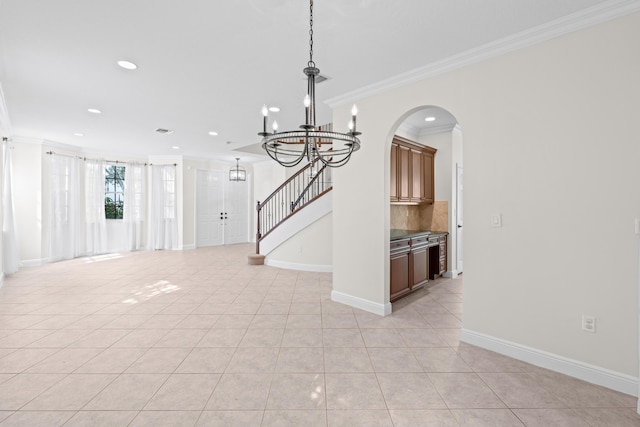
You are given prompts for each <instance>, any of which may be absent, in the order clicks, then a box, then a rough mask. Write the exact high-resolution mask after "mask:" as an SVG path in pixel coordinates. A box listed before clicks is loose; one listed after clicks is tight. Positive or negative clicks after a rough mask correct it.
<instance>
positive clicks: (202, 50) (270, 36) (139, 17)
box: [0, 0, 628, 161]
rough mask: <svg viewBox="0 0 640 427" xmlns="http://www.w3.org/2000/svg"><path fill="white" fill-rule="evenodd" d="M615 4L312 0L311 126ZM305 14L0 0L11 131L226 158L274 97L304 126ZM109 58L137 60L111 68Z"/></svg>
mask: <svg viewBox="0 0 640 427" xmlns="http://www.w3.org/2000/svg"><path fill="white" fill-rule="evenodd" d="M624 1H625V0H607V1H605V0H482V1H478V0H447V1H444V0H397V1H390V0H351V1H345V0H316V2H315V6H314V30H315V32H314V60H315V62H316V65H317V66H318V68H320V70H321V73H322V74H323V75H326V76H328V77H330V79H329V80H328V81H326V82H324V83H322V84H320V85H318V87H317V96H318V102H319V104H320V105H318V109H319V111H318V123H327V122H329V121H330V120H331V115H330V109H329V107H328V106H326V105H325V104H324V103H323V101H324V100H327V99H330V98H333V97H338V96H339V95H342V94H344V93H346V92H349V91H354V90H357V89H360V88H362V87H365V86H368V85H373V84H375V83H376V82H380V81H382V80H385V79H389V78H392V77H393V76H396V75H399V74H402V73H406V72H408V71H411V70H414V69H416V68H419V67H424V66H426V65H428V64H432V63H435V62H437V61H441V60H443V59H446V58H449V57H451V56H453V55H456V54H460V53H462V52H465V51H468V50H470V49H475V48H478V47H480V46H483V45H485V44H487V43H490V42H494V41H496V40H501V39H504V38H505V37H508V36H510V35H513V34H516V33H520V32H522V31H525V30H528V29H531V28H533V27H536V26H540V25H544V24H545V23H548V22H550V21H553V20H556V19H559V18H562V17H565V16H567V15H571V14H576V13H580V12H581V11H584V10H586V9H588V8H591V7H594V6H597V5H601V4H603V3H624ZM627 1H628V0H627ZM308 11H309V8H308V3H307V2H306V1H295V2H294V1H291V0H233V1H212V0H186V1H179V0H109V1H98V0H47V1H43V0H0V85H1V88H2V91H3V92H4V99H5V103H6V108H7V110H8V115H9V120H10V123H11V127H12V136H14V137H16V138H17V137H26V138H34V139H46V140H49V141H54V142H58V143H63V144H69V145H74V146H78V147H81V149H82V150H84V151H86V152H100V153H115V154H120V155H124V154H127V155H131V156H140V157H145V156H147V155H149V154H152V155H173V154H182V155H185V156H189V157H197V158H211V159H213V158H218V159H222V160H227V161H233V158H234V157H237V156H238V153H237V152H233V151H232V150H235V149H241V148H243V147H245V148H246V147H248V146H251V145H255V144H257V143H259V141H260V137H258V136H257V132H259V131H260V130H261V126H262V120H261V117H262V116H261V114H260V109H261V107H262V105H263V104H265V103H266V104H268V105H274V106H278V107H280V109H281V111H280V112H279V113H275V114H273V116H275V117H276V118H277V120H278V123H279V124H280V129H281V130H288V129H290V128H297V127H298V125H299V124H300V123H301V122H302V118H303V107H302V100H303V97H304V95H305V93H306V81H305V79H304V75H303V74H302V69H303V68H304V67H305V66H306V64H307V60H308ZM119 59H128V60H131V61H133V62H135V63H136V64H138V66H139V68H138V69H137V70H134V71H129V70H124V69H121V68H119V67H118V66H117V65H116V61H117V60H119ZM88 108H98V109H100V110H102V112H103V113H102V114H100V115H95V114H91V113H88V112H87V109H88ZM360 114H361V115H364V114H367V111H363V110H362V109H361V111H360ZM347 121H348V117H345V120H344V122H345V123H344V127H345V129H344V130H345V131H346V123H347ZM422 121H424V119H422ZM425 123H426V122H425ZM432 123H433V125H434V126H436V125H438V123H437V121H436V122H432ZM157 128H167V129H172V130H174V131H175V132H173V133H172V134H168V135H160V134H157V133H156V132H155V129H157ZM335 129H336V130H340V129H341V124H340V123H337V124H336V125H335ZM209 131H217V132H218V136H215V137H212V136H210V135H208V132H209ZM74 133H82V134H84V136H83V137H78V136H74ZM361 139H362V140H363V142H365V141H366V135H362V137H361ZM172 146H179V147H180V149H179V150H174V149H172V148H171V147H172ZM240 157H243V159H244V160H245V161H255V160H257V159H259V157H257V156H256V155H249V154H246V153H242V155H241V156H240Z"/></svg>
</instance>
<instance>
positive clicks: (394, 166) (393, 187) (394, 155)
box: [389, 143, 398, 202]
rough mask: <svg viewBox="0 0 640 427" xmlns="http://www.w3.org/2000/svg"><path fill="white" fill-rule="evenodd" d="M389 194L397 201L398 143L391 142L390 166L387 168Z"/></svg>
mask: <svg viewBox="0 0 640 427" xmlns="http://www.w3.org/2000/svg"><path fill="white" fill-rule="evenodd" d="M389 175H390V179H389V196H390V198H391V201H392V202H397V201H398V144H394V143H391V167H390V168H389Z"/></svg>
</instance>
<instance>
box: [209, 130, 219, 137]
mask: <svg viewBox="0 0 640 427" xmlns="http://www.w3.org/2000/svg"><path fill="white" fill-rule="evenodd" d="M209 135H211V136H218V132H216V131H213V130H212V131H211V132H209Z"/></svg>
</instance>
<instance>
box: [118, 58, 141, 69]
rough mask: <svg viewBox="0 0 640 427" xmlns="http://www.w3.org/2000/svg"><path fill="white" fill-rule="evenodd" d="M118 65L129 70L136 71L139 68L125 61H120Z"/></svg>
mask: <svg viewBox="0 0 640 427" xmlns="http://www.w3.org/2000/svg"><path fill="white" fill-rule="evenodd" d="M118 65H119V66H121V67H122V68H124V69H127V70H135V69H136V68H138V66H137V65H136V64H134V63H133V62H131V61H125V60H121V61H118Z"/></svg>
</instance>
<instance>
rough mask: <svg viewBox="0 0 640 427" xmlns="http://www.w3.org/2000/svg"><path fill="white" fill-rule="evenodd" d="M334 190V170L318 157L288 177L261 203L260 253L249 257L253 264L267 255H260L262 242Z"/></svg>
mask: <svg viewBox="0 0 640 427" xmlns="http://www.w3.org/2000/svg"><path fill="white" fill-rule="evenodd" d="M332 189H333V183H332V180H331V169H330V168H328V167H327V166H326V165H324V164H322V163H321V162H320V161H319V160H316V161H315V162H313V163H309V164H307V165H306V166H305V167H304V168H302V169H300V170H299V171H298V172H297V173H296V174H295V175H293V176H291V177H290V178H289V179H287V180H286V181H285V182H284V183H283V184H282V185H281V186H280V187H278V188H277V189H276V190H275V191H274V192H273V193H271V195H270V196H269V197H267V198H266V199H265V201H263V202H262V203H261V202H258V203H257V206H256V210H257V222H258V224H257V233H256V255H251V256H250V257H249V264H262V261H263V260H264V255H261V254H260V242H262V241H263V240H264V239H265V238H266V237H268V236H269V235H270V234H271V233H272V232H273V231H274V230H277V229H278V227H280V226H281V225H282V224H283V223H285V222H286V221H287V220H289V219H290V218H291V217H293V216H294V215H296V214H297V213H298V212H300V211H301V210H302V209H304V208H305V207H306V206H307V205H309V204H310V203H312V202H314V201H316V200H318V199H319V198H320V197H322V196H323V195H325V194H327V193H328V192H329V191H331V190H332Z"/></svg>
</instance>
